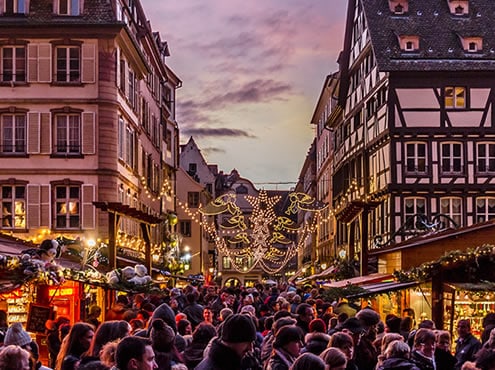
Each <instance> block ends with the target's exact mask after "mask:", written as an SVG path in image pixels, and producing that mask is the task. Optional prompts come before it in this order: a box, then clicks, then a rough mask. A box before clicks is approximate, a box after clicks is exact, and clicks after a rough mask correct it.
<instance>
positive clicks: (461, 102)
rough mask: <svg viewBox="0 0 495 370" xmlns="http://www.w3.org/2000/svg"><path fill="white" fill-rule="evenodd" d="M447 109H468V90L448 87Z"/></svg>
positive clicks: (446, 93) (446, 94)
mask: <svg viewBox="0 0 495 370" xmlns="http://www.w3.org/2000/svg"><path fill="white" fill-rule="evenodd" d="M445 108H456V109H459V108H466V88H465V87H452V86H450V87H446V88H445Z"/></svg>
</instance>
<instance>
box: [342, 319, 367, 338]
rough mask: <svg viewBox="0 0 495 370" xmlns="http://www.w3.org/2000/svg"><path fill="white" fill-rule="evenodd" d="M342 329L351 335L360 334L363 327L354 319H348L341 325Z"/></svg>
mask: <svg viewBox="0 0 495 370" xmlns="http://www.w3.org/2000/svg"><path fill="white" fill-rule="evenodd" d="M342 329H347V330H349V331H350V332H351V333H353V334H361V333H362V332H363V326H362V325H361V323H360V322H359V320H358V319H357V318H355V317H349V318H348V319H347V320H345V321H344V323H343V324H342Z"/></svg>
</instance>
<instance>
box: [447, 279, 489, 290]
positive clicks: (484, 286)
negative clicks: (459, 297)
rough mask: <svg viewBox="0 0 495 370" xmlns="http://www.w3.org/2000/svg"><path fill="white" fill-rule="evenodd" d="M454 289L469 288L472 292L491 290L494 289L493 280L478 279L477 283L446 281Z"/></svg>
mask: <svg viewBox="0 0 495 370" xmlns="http://www.w3.org/2000/svg"><path fill="white" fill-rule="evenodd" d="M447 285H449V286H450V287H452V288H454V289H456V290H470V291H472V292H483V291H486V292H493V291H495V282H492V281H480V282H477V283H447Z"/></svg>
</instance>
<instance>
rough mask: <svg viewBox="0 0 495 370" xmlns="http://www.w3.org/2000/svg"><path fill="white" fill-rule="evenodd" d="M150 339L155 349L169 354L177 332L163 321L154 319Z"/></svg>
mask: <svg viewBox="0 0 495 370" xmlns="http://www.w3.org/2000/svg"><path fill="white" fill-rule="evenodd" d="M150 338H151V342H152V343H153V349H155V350H157V351H159V352H168V351H169V350H170V347H171V345H172V344H173V342H174V340H175V332H174V330H173V329H172V328H171V327H170V326H168V325H167V324H166V323H165V321H163V320H162V319H154V320H153V321H152V322H151V331H150Z"/></svg>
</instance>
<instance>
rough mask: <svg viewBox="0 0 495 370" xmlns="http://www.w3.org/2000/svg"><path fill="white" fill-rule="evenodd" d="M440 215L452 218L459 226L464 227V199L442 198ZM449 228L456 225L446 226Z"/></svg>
mask: <svg viewBox="0 0 495 370" xmlns="http://www.w3.org/2000/svg"><path fill="white" fill-rule="evenodd" d="M440 213H443V214H444V215H447V216H450V218H452V219H453V220H454V222H455V223H456V224H457V226H461V225H462V199H461V198H454V197H449V198H441V199H440ZM445 226H447V227H453V226H454V225H445Z"/></svg>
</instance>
